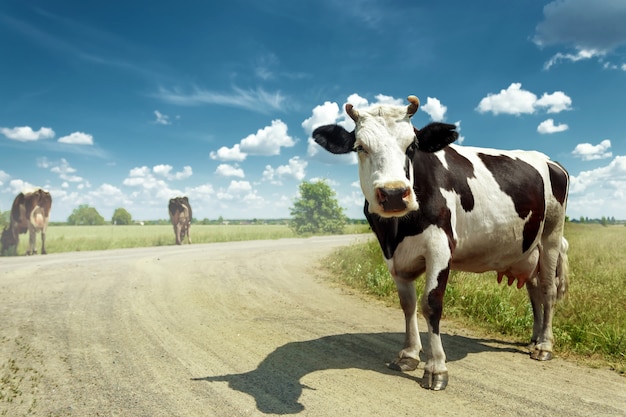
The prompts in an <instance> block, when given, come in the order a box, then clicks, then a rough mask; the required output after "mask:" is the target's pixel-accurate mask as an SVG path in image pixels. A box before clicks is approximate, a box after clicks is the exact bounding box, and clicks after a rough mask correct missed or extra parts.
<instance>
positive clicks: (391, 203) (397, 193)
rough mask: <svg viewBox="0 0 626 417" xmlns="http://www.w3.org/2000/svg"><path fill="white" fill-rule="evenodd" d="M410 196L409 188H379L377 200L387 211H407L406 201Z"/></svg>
mask: <svg viewBox="0 0 626 417" xmlns="http://www.w3.org/2000/svg"><path fill="white" fill-rule="evenodd" d="M409 194H410V189H409V188H407V187H400V188H385V187H382V188H378V189H376V199H377V200H378V203H379V204H380V205H382V206H383V209H384V210H385V211H400V210H405V209H406V202H405V201H404V199H405V198H406V197H408V195H409Z"/></svg>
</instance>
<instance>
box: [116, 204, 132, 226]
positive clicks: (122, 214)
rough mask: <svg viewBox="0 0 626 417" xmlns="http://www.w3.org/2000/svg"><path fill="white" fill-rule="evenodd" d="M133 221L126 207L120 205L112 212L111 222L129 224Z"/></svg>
mask: <svg viewBox="0 0 626 417" xmlns="http://www.w3.org/2000/svg"><path fill="white" fill-rule="evenodd" d="M132 222H133V218H132V216H131V215H130V213H129V212H128V211H126V209H124V208H122V207H120V208H118V209H115V212H114V213H113V217H112V218H111V223H113V224H131V223H132Z"/></svg>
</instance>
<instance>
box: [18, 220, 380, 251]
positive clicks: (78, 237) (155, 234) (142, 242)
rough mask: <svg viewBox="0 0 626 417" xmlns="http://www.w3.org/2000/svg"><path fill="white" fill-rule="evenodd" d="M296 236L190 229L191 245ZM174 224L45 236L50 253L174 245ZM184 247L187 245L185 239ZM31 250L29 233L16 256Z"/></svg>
mask: <svg viewBox="0 0 626 417" xmlns="http://www.w3.org/2000/svg"><path fill="white" fill-rule="evenodd" d="M367 231H368V228H367V226H365V225H347V226H346V228H345V229H344V233H346V234H349V233H366V232H367ZM293 237H297V235H295V234H294V232H293V231H292V230H291V229H290V228H289V227H288V226H287V225H196V224H193V225H192V226H191V241H192V243H214V242H231V241H242V240H272V239H282V238H293ZM175 243H176V241H175V239H174V230H173V228H172V226H171V225H149V226H139V225H130V226H112V225H104V226H67V225H61V226H58V225H51V226H49V227H48V232H47V234H46V251H47V252H48V253H61V252H80V251H92V250H108V249H123V248H138V247H150V246H167V245H174V244H175ZM184 244H185V245H186V244H187V240H186V239H185V241H184ZM27 248H28V234H22V235H20V242H19V245H18V247H17V253H18V254H19V255H23V254H25V253H26V250H27ZM36 249H37V253H39V252H40V251H41V235H40V234H37V242H36Z"/></svg>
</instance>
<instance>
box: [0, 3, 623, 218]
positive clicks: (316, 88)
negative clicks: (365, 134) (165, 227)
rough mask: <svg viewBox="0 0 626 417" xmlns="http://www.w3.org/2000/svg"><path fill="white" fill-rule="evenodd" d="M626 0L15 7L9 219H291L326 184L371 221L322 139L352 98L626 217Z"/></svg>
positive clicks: (8, 25)
mask: <svg viewBox="0 0 626 417" xmlns="http://www.w3.org/2000/svg"><path fill="white" fill-rule="evenodd" d="M624 22H626V1H624V0H558V1H534V0H509V1H506V2H503V1H501V0H491V1H478V2H467V1H464V0H457V1H445V0H444V1H438V2H432V1H419V0H411V1H402V0H398V1H387V0H354V1H351V2H349V3H346V2H340V1H330V0H318V1H307V0H302V1H289V0H264V1H243V0H230V1H228V2H206V1H184V0H182V1H178V2H164V1H159V0H151V1H132V2H84V1H64V0H56V1H54V2H50V1H43V0H39V1H37V0H33V1H28V2H26V1H22V0H5V1H3V2H1V3H0V39H2V41H1V42H0V57H1V60H2V64H0V210H2V211H4V210H8V209H9V208H10V205H11V203H12V200H13V198H14V196H15V195H16V194H17V193H18V192H20V191H21V190H22V189H23V188H24V187H30V186H41V187H44V188H46V189H48V190H49V191H50V192H51V193H52V197H53V208H52V214H51V219H52V220H53V221H65V220H66V219H67V217H68V216H69V215H70V214H71V212H72V210H73V209H75V208H76V207H78V206H79V205H80V204H88V205H90V206H93V207H95V208H96V209H97V210H98V211H99V212H100V214H102V216H103V217H105V219H110V218H111V216H112V214H113V211H114V210H115V209H116V208H118V207H124V208H125V209H127V210H128V211H129V212H130V213H131V215H132V216H133V218H134V219H136V220H150V219H159V218H167V201H168V200H169V198H171V197H173V196H176V195H188V196H189V198H190V201H191V204H192V206H193V209H194V215H195V217H196V218H199V219H203V218H209V219H215V218H217V217H219V216H222V217H224V218H259V219H261V218H278V217H288V216H289V208H290V207H291V205H292V204H293V201H294V198H296V196H297V190H298V185H299V184H300V183H301V181H303V180H308V181H314V180H316V179H320V178H324V179H326V180H327V181H328V183H329V184H330V185H331V186H332V187H333V189H334V190H335V191H336V192H337V196H338V199H339V201H340V204H341V205H342V206H343V207H344V208H345V209H346V213H347V214H348V215H349V216H350V217H352V218H362V217H363V215H362V204H363V197H362V194H361V191H360V188H359V187H358V175H357V168H356V165H354V162H355V160H354V159H353V158H352V157H351V156H349V157H345V156H343V157H337V156H332V155H329V154H327V153H326V152H325V151H323V150H321V148H319V147H317V145H314V144H313V143H312V141H311V138H310V137H311V132H312V130H313V129H314V128H315V127H317V126H320V125H323V124H328V123H335V122H338V123H342V124H344V125H346V126H348V127H350V126H349V122H348V121H346V117H345V113H344V110H343V106H344V104H345V103H346V102H348V101H349V102H351V103H352V104H354V105H355V106H356V107H357V108H358V107H360V106H365V105H368V104H374V103H377V102H380V101H382V102H397V103H400V104H404V103H406V97H407V96H408V95H410V94H414V95H416V96H418V97H419V98H420V100H421V102H422V106H421V108H420V110H419V111H418V113H417V114H416V115H415V116H414V118H413V123H414V125H415V126H416V127H421V126H423V125H425V124H427V123H428V122H430V121H432V120H437V121H439V120H442V121H446V122H449V123H456V124H457V125H458V126H459V128H460V134H461V136H462V138H461V142H462V144H463V145H467V146H481V147H492V148H503V149H534V150H539V151H541V152H544V153H546V154H547V155H549V156H550V157H551V158H552V159H555V160H557V161H559V162H560V163H562V164H563V165H564V166H565V167H566V168H567V169H568V170H569V172H570V174H571V176H572V186H571V190H570V201H569V206H568V214H569V216H570V217H572V218H578V217H580V216H588V217H601V216H609V217H610V216H614V217H616V218H618V219H626V141H625V139H626V130H625V128H624V125H625V123H626V116H625V112H626V25H625V24H624Z"/></svg>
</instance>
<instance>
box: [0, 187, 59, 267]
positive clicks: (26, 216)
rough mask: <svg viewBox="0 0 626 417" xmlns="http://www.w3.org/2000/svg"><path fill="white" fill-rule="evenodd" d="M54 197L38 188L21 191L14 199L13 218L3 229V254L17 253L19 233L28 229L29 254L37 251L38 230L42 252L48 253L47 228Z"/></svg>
mask: <svg viewBox="0 0 626 417" xmlns="http://www.w3.org/2000/svg"><path fill="white" fill-rule="evenodd" d="M51 208H52V197H51V196H50V193H48V192H47V191H44V190H42V189H41V188H37V189H35V190H32V191H29V192H21V193H19V194H18V195H17V197H15V200H13V206H12V207H11V219H10V222H9V224H8V225H7V226H6V227H5V228H4V230H3V231H2V237H1V238H0V240H1V241H2V254H5V253H10V254H15V253H16V251H17V245H18V243H19V235H20V234H21V233H26V232H27V231H28V250H27V251H26V254H27V255H32V254H35V253H37V250H36V249H35V240H36V238H37V232H41V254H42V255H45V254H46V230H47V229H48V220H49V219H50V209H51Z"/></svg>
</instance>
